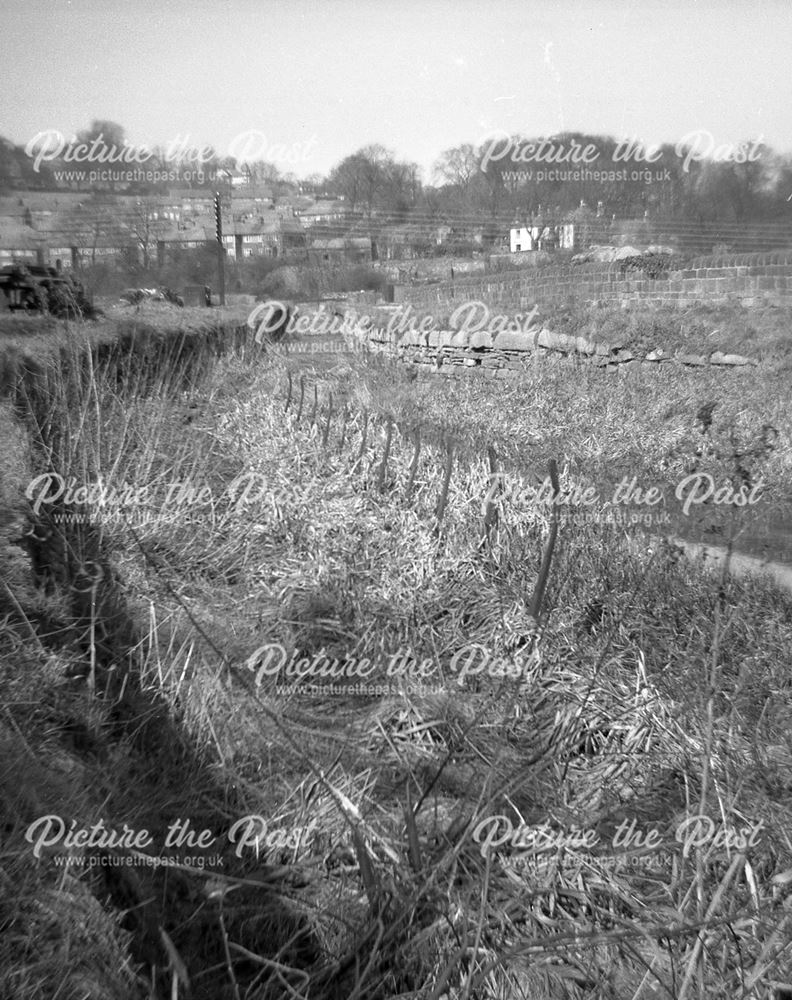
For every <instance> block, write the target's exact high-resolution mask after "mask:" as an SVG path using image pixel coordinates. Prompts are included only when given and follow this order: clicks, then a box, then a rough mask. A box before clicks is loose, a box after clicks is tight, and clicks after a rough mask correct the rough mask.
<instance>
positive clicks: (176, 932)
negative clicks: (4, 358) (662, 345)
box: [0, 347, 792, 1000]
mask: <svg viewBox="0 0 792 1000" xmlns="http://www.w3.org/2000/svg"><path fill="white" fill-rule="evenodd" d="M212 357H213V358H214V355H212ZM152 365H153V370H152V371H151V372H148V373H145V372H144V373H138V375H137V377H136V378H135V379H120V378H119V366H118V363H117V361H110V360H108V361H107V364H106V366H105V367H103V366H102V365H101V364H100V365H96V366H93V367H86V365H85V364H84V362H82V361H80V360H79V358H78V357H77V356H75V360H74V363H73V364H71V365H66V366H65V367H64V366H63V365H61V366H60V367H59V369H58V370H54V369H50V370H46V369H45V371H44V372H43V373H39V376H38V379H37V381H36V382H35V383H30V382H27V383H22V384H21V385H17V387H16V388H15V389H14V394H13V396H12V398H9V399H6V400H4V401H3V402H2V410H0V420H2V435H0V440H2V442H3V444H2V454H0V462H1V463H2V469H3V478H2V495H0V504H1V506H0V560H2V562H1V563H0V566H2V572H3V583H2V586H0V619H1V618H3V617H4V618H5V623H6V627H5V629H4V630H3V632H2V638H1V639H0V668H1V669H0V703H2V711H0V742H2V745H3V750H2V756H0V760H1V761H2V763H1V764H0V827H2V830H3V841H2V849H1V850H0V884H1V885H2V895H1V896H0V931H2V934H0V970H1V971H0V977H2V978H0V996H6V995H8V996H10V997H24V998H42V1000H43V998H45V997H51V996H55V995H58V996H62V997H74V998H77V997H96V998H99V997H101V998H102V1000H106V998H108V997H119V998H126V997H132V996H140V997H166V996H180V997H187V996H192V997H195V998H204V997H206V998H212V1000H217V998H220V997H233V998H235V1000H238V998H241V997H250V998H254V997H255V998H264V997H267V998H275V997H278V998H280V997H285V996H289V997H299V998H312V1000H325V998H338V1000H341V998H347V997H356V998H359V1000H373V998H375V997H376V998H390V997H408V996H409V997H421V998H427V1000H428V998H433V1000H440V998H441V997H447V998H451V997H454V998H457V997H458V998H465V1000H468V998H488V1000H489V998H495V997H497V998H507V997H508V998H511V997H525V998H532V1000H533V998H543V997H547V998H561V997H570V998H580V1000H582V998H592V1000H593V998H605V997H607V998H614V1000H616V998H618V1000H622V998H636V1000H639V998H641V1000H643V998H650V997H651V998H655V997H657V998H659V997H673V998H677V1000H684V998H690V997H694V996H695V997H708V998H709V997H720V996H724V997H725V996H729V997H737V996H741V997H757V998H758V997H767V996H772V995H773V994H772V990H773V988H774V987H775V986H777V985H779V984H783V983H790V982H792V956H791V955H790V952H789V942H790V941H791V940H792V915H790V899H792V897H790V891H791V890H790V887H792V842H790V839H789V830H790V828H792V826H791V821H792V737H790V730H789V718H790V707H791V706H792V680H790V676H789V652H790V649H792V621H791V620H790V600H791V599H792V598H790V597H789V596H788V595H785V594H783V593H781V592H779V591H778V590H776V589H775V588H774V587H772V586H771V585H770V584H769V582H766V581H762V580H758V579H735V578H732V577H731V576H728V575H721V576H716V575H711V574H710V573H708V572H706V571H705V569H704V568H702V567H701V566H698V565H696V564H692V563H690V562H689V561H687V560H686V559H684V558H682V557H681V555H680V552H679V550H678V549H677V548H675V547H674V546H673V545H669V544H665V543H661V542H659V541H657V540H656V538H655V536H656V535H662V534H664V533H666V532H667V528H666V522H665V521H663V520H661V519H659V518H658V515H659V514H660V513H664V512H668V513H669V514H670V515H672V516H673V518H675V519H676V520H675V521H674V522H673V527H674V528H678V527H679V525H680V523H681V520H680V519H681V518H687V519H688V520H689V521H690V523H691V525H692V527H691V531H702V530H703V529H704V528H706V529H707V530H709V531H713V528H714V530H716V531H718V532H720V534H721V537H722V538H723V539H724V540H725V541H728V540H729V539H730V538H732V537H733V536H735V535H737V534H738V532H739V531H740V529H741V528H743V527H744V525H745V523H746V518H747V517H748V516H750V514H751V511H753V512H754V515H755V516H762V517H764V516H767V517H770V516H772V515H774V514H778V513H779V512H781V511H782V510H783V506H784V504H786V503H787V502H788V499H789V497H790V484H792V468H791V466H792V458H790V456H791V455H792V452H791V451H790V437H791V435H792V420H791V419H790V416H789V412H788V408H787V405H786V392H787V383H786V382H785V381H784V377H783V374H781V373H777V374H775V375H773V374H770V373H768V372H767V371H766V370H751V371H741V372H739V373H732V372H726V373H724V372H714V371H706V372H701V371H687V370H683V369H678V368H671V367H668V368H659V369H656V370H655V369H652V370H651V371H647V370H646V368H639V369H636V370H633V371H631V372H630V373H629V374H627V375H618V376H604V375H603V374H602V373H601V372H598V371H595V370H593V369H586V368H574V369H573V368H571V367H570V368H563V367H560V366H553V367H547V368H534V369H531V370H529V371H526V373H525V374H524V375H523V376H521V377H520V378H519V379H518V380H515V381H514V382H510V383H508V384H503V383H484V382H478V381H473V380H467V381H446V380H441V379H439V378H434V379H432V378H430V379H416V378H414V377H411V376H412V373H411V372H409V371H406V370H403V369H398V368H396V367H393V366H391V365H389V364H387V363H379V362H376V361H375V360H371V359H366V358H362V357H360V356H356V355H344V356H341V355H334V356H328V357H323V358H319V357H317V358H315V359H313V360H312V359H311V356H310V355H300V356H297V355H289V356H286V355H284V354H283V353H281V352H278V351H273V350H272V349H270V350H269V352H268V353H266V354H261V353H259V352H257V351H251V350H250V349H248V348H247V347H246V348H244V349H242V348H240V349H239V350H238V351H236V352H233V353H231V354H229V355H226V356H224V357H221V358H219V359H216V360H213V361H212V363H211V364H203V363H201V364H196V365H195V366H194V367H193V368H190V367H189V366H188V367H186V368H182V370H180V372H179V378H178V381H174V379H173V378H172V377H171V373H170V371H169V370H168V369H167V368H164V367H163V366H162V365H157V364H154V362H152ZM190 372H192V375H190ZM49 473H56V474H57V475H58V476H59V477H61V478H60V479H54V478H49V479H47V478H43V477H45V476H46V475H47V474H49ZM691 476H693V477H695V476H699V477H701V478H700V480H699V481H700V482H705V481H706V480H705V478H704V477H707V476H711V477H712V482H713V484H717V486H718V487H719V488H722V489H723V491H724V492H723V493H722V494H720V495H719V498H720V500H721V501H722V502H715V498H714V496H713V497H712V498H711V499H710V500H709V501H708V502H706V503H705V502H701V503H694V504H691V505H690V510H689V513H688V514H684V513H683V512H682V511H681V509H680V508H681V507H682V506H683V505H684V499H685V493H684V491H682V494H681V496H680V497H675V492H676V490H677V487H678V485H679V483H680V481H682V480H685V479H686V478H688V479H689V478H690V477H691ZM36 477H39V478H38V479H36ZM545 479H547V480H548V481H549V484H550V485H549V486H545V490H547V489H550V490H551V491H555V495H556V498H557V499H563V500H564V501H565V502H564V503H560V504H557V505H556V507H555V509H554V507H553V505H551V504H548V503H544V502H541V496H537V494H536V492H535V491H536V490H538V489H539V488H540V487H542V483H543V482H544V480H545ZM623 482H626V483H628V484H629V483H631V484H632V486H633V490H634V489H635V488H638V489H641V490H642V491H643V500H644V501H646V491H648V490H649V489H650V488H654V489H655V490H657V491H658V493H659V494H660V495H661V496H662V497H663V499H664V501H665V502H664V503H662V504H661V503H657V504H649V503H646V502H641V503H639V502H636V501H637V498H636V496H635V493H634V492H633V495H632V499H631V501H630V502H627V503H625V504H622V503H614V497H613V491H614V489H615V487H616V486H618V485H619V484H620V483H623ZM86 484H94V492H93V493H92V494H89V493H86V492H85V491H83V492H82V493H80V492H78V489H79V487H80V486H85V485H86ZM97 484H101V487H99V486H97ZM727 487H730V489H731V492H729V489H728V488H727ZM741 489H742V490H743V494H742V495H744V496H745V497H747V496H748V495H749V494H750V493H751V491H752V490H753V491H754V497H755V498H756V499H757V503H756V504H748V503H742V504H740V503H739V502H735V498H736V497H738V496H740V495H741V494H740V490H741ZM586 490H588V491H589V492H588V493H586V492H585V491H586ZM592 491H593V493H592ZM26 492H27V495H26ZM586 497H588V499H586ZM592 497H593V499H592ZM649 515H651V516H649ZM25 532H28V534H27V535H26V534H25ZM738 543H739V539H738ZM310 684H314V685H316V686H317V688H316V690H315V691H309V690H307V688H306V685H310ZM301 685H302V687H301ZM46 816H50V817H60V818H62V820H63V829H64V831H65V830H68V829H70V827H72V824H73V829H74V830H81V829H90V828H91V827H92V826H93V825H94V824H96V823H98V822H99V821H102V822H103V823H104V827H105V828H107V829H113V830H116V831H121V830H123V829H124V824H127V827H128V828H129V829H130V830H134V831H141V830H145V831H147V832H148V833H149V834H150V838H149V842H148V843H147V844H145V845H144V846H142V845H138V846H130V845H129V844H128V843H127V844H121V845H119V844H112V843H103V844H99V843H95V844H94V845H93V846H91V844H86V843H85V840H86V839H87V837H86V838H83V841H80V838H74V839H73V842H72V843H71V844H67V843H66V841H67V839H68V838H67V837H66V835H65V832H64V833H63V834H62V835H61V836H60V837H59V836H58V829H59V828H58V825H57V824H56V823H55V821H54V820H53V821H52V822H51V823H50V824H49V826H46V828H45V826H44V825H43V824H42V823H41V822H39V825H38V826H32V824H35V823H36V822H37V821H39V820H40V818H41V817H46ZM245 817H257V818H256V819H249V820H248V821H247V823H245V822H240V821H243V820H244V818H245ZM185 820H186V821H188V822H189V830H190V831H193V832H195V834H196V835H197V833H198V832H200V831H208V833H207V836H206V837H205V838H204V840H203V841H202V842H201V843H199V842H198V841H197V840H196V839H192V840H190V839H189V838H187V836H186V834H185V835H184V836H183V837H182V840H181V843H177V842H174V837H173V836H172V837H171V838H170V839H171V843H170V844H168V843H167V840H168V832H169V830H171V832H172V831H173V824H174V822H176V821H179V822H180V824H181V826H180V827H179V828H178V829H180V830H181V832H182V834H184V833H185V827H184V821H185ZM42 831H45V832H48V833H49V834H50V836H49V840H48V841H47V838H45V837H44V836H43V832H42ZM232 831H233V836H232ZM95 839H96V840H98V839H99V838H98V837H97V838H95ZM176 840H178V838H176ZM37 846H38V847H39V851H38V853H39V854H40V857H36V856H34V848H36V847H37ZM146 855H147V856H148V857H149V858H151V857H160V858H168V859H169V860H168V862H167V864H164V863H162V864H160V865H159V866H153V865H152V864H151V863H146V859H145V857H144V856H146ZM67 856H68V857H69V858H70V859H71V863H70V864H69V865H67V864H66V863H65V862H64V860H63V859H64V858H65V857H67ZM124 858H131V859H134V861H135V863H134V864H131V863H130V864H126V863H125V862H124V860H123V859H124ZM103 859H104V860H103ZM108 859H115V860H108ZM188 991H189V992H188ZM780 995H781V994H779V996H780Z"/></svg>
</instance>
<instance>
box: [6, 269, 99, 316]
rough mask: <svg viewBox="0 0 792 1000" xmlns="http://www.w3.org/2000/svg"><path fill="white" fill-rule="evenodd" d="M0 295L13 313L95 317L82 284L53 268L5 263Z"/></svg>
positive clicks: (95, 311) (94, 311)
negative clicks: (1, 294)
mask: <svg viewBox="0 0 792 1000" xmlns="http://www.w3.org/2000/svg"><path fill="white" fill-rule="evenodd" d="M0 292H2V293H3V294H4V296H5V300H6V305H7V306H8V308H9V309H10V310H12V312H40V313H46V312H48V313H52V315H54V316H60V317H63V318H64V319H82V318H86V317H87V318H89V319H90V318H94V317H95V316H96V315H97V314H98V310H96V309H94V307H93V304H92V302H91V301H90V299H89V298H88V296H87V295H86V293H85V289H84V288H83V285H82V282H81V281H78V280H77V279H76V278H74V277H72V275H70V274H63V273H62V272H59V271H56V270H55V268H54V267H40V266H38V265H36V264H8V265H6V266H5V267H2V268H0Z"/></svg>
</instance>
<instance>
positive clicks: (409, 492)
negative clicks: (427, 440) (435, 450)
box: [404, 424, 421, 500]
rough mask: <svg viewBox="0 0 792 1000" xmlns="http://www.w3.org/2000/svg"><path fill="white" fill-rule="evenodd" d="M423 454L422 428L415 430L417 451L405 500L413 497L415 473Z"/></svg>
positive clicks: (411, 466) (411, 467) (413, 459)
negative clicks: (420, 456)
mask: <svg viewBox="0 0 792 1000" xmlns="http://www.w3.org/2000/svg"><path fill="white" fill-rule="evenodd" d="M420 454H421V427H420V424H419V425H418V426H417V427H416V428H415V451H414V452H413V457H412V461H411V462H410V475H409V477H408V479H407V486H406V487H405V489H404V499H405V500H409V499H410V497H411V496H412V491H413V485H414V483H415V473H416V471H417V469H418V456H419V455H420Z"/></svg>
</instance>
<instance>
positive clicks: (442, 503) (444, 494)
mask: <svg viewBox="0 0 792 1000" xmlns="http://www.w3.org/2000/svg"><path fill="white" fill-rule="evenodd" d="M453 466H454V444H453V441H451V440H450V439H446V463H445V471H444V473H443V487H442V489H441V490H440V496H439V497H438V500H437V507H436V508H435V527H434V533H435V534H439V533H440V525H441V524H442V522H443V515H444V514H445V509H446V503H447V501H448V486H449V483H450V482H451V470H452V468H453Z"/></svg>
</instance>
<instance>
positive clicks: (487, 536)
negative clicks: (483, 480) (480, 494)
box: [481, 445, 500, 550]
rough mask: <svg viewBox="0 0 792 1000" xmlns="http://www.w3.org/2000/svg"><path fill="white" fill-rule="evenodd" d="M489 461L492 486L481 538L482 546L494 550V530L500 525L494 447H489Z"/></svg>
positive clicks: (496, 462)
mask: <svg viewBox="0 0 792 1000" xmlns="http://www.w3.org/2000/svg"><path fill="white" fill-rule="evenodd" d="M487 459H488V461H489V472H490V486H489V489H488V490H487V498H486V503H485V505H484V524H483V531H482V537H481V544H482V545H486V546H487V548H488V549H490V550H491V549H492V529H493V528H495V527H497V524H498V507H497V504H496V503H495V497H496V496H497V495H498V493H499V492H500V490H499V487H500V481H499V479H498V455H497V453H496V451H495V449H494V448H493V446H492V445H488V446H487Z"/></svg>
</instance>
